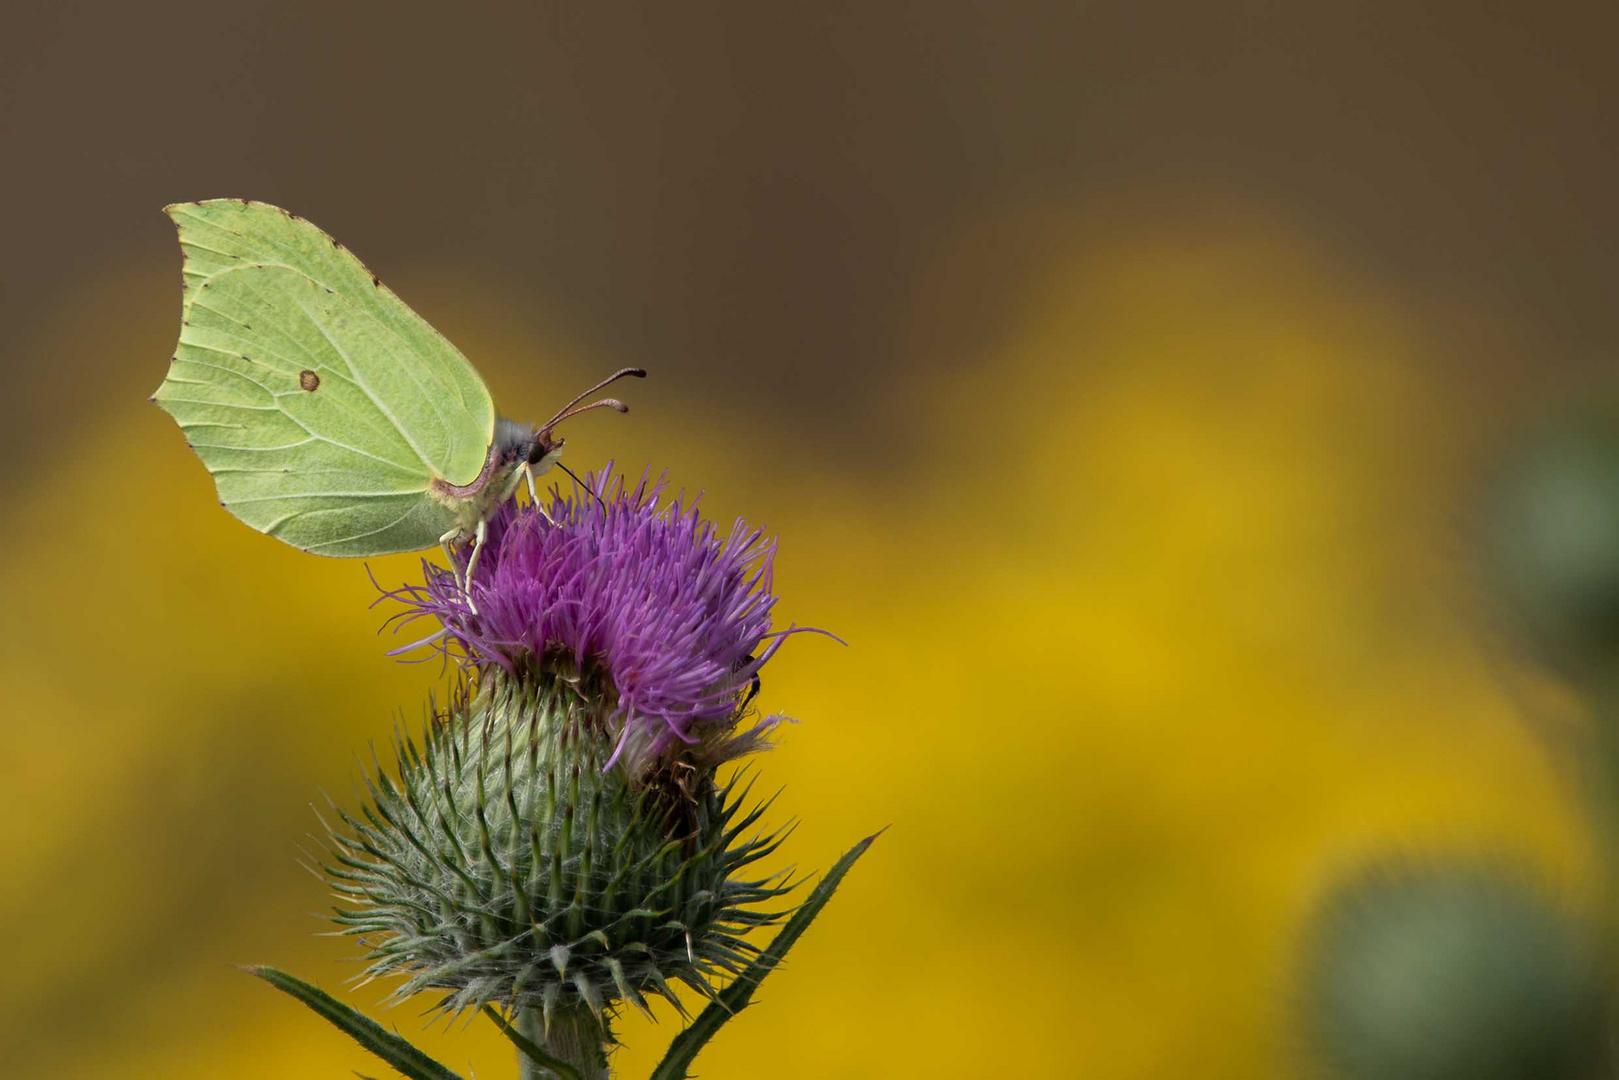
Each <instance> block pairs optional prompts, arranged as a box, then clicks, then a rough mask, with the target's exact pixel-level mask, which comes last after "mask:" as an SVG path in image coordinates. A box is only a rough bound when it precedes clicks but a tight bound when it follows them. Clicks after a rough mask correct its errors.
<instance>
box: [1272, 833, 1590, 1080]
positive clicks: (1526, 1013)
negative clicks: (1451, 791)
mask: <svg viewBox="0 0 1619 1080" xmlns="http://www.w3.org/2000/svg"><path fill="white" fill-rule="evenodd" d="M1604 955H1606V953H1605V951H1604V950H1602V949H1601V948H1600V947H1599V939H1598V937H1597V935H1596V934H1595V933H1594V932H1593V930H1592V928H1590V927H1587V926H1584V925H1582V924H1581V923H1580V922H1579V921H1578V920H1576V919H1575V918H1573V917H1572V916H1570V915H1568V914H1566V913H1564V912H1562V911H1561V910H1559V909H1558V907H1557V906H1556V905H1554V904H1553V903H1552V901H1551V900H1550V899H1549V898H1548V897H1546V896H1544V895H1542V894H1541V892H1540V891H1539V890H1537V889H1535V888H1533V887H1532V886H1530V885H1529V884H1528V883H1527V882H1525V881H1523V880H1521V879H1520V878H1518V877H1516V876H1513V875H1512V874H1511V872H1510V871H1506V870H1503V869H1500V868H1494V867H1489V866H1476V865H1441V864H1433V865H1423V864H1415V863H1408V862H1407V863H1389V864H1384V865H1380V866H1374V867H1371V868H1368V869H1367V870H1366V871H1365V872H1363V873H1362V874H1360V875H1359V876H1358V877H1356V878H1354V879H1352V880H1350V881H1348V882H1346V883H1345V884H1343V885H1342V886H1341V887H1340V888H1339V889H1338V890H1337V891H1335V892H1334V893H1333V894H1332V895H1331V896H1329V897H1328V898H1327V900H1326V902H1325V904H1324V906H1323V908H1322V910H1321V911H1320V912H1319V913H1318V914H1317V917H1316V920H1315V923H1314V924H1313V926H1312V928H1311V935H1310V940H1309V941H1308V942H1307V945H1306V949H1305V969H1304V972H1303V994H1304V997H1303V1003H1302V1004H1303V1009H1304V1015H1303V1017H1302V1019H1303V1023H1304V1026H1305V1030H1306V1032H1307V1037H1308V1040H1309V1042H1308V1047H1307V1053H1308V1056H1309V1058H1310V1059H1311V1060H1312V1062H1313V1064H1314V1065H1315V1066H1316V1067H1317V1068H1318V1069H1319V1070H1320V1073H1319V1074H1318V1075H1323V1076H1325V1077H1326V1078H1328V1080H1596V1078H1597V1077H1600V1076H1606V1075H1610V1074H1609V1073H1608V1072H1606V1071H1604V1070H1605V1069H1606V1068H1607V1064H1608V1062H1609V1060H1610V1059H1609V1056H1608V1053H1609V1050H1608V1044H1609V1034H1608V1029H1607V1019H1608V1012H1609V1007H1610V1003H1611V1000H1612V998H1611V993H1610V989H1611V988H1610V986H1609V980H1608V979H1607V978H1606V977H1605V976H1604V974H1603V972H1604V970H1605V968H1604V965H1603V963H1602V960H1601V957H1602V956H1604Z"/></svg>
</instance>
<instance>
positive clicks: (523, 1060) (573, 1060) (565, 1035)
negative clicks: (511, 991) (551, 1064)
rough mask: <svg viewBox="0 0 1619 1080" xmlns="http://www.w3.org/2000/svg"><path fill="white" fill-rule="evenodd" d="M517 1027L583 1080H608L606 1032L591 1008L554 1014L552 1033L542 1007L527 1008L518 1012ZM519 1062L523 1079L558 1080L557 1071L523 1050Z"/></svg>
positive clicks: (518, 1057)
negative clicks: (546, 1022)
mask: <svg viewBox="0 0 1619 1080" xmlns="http://www.w3.org/2000/svg"><path fill="white" fill-rule="evenodd" d="M517 1029H518V1030H519V1031H521V1032H522V1033H523V1034H524V1035H526V1036H527V1037H528V1038H529V1039H531V1040H532V1041H534V1042H535V1043H537V1044H539V1045H540V1046H543V1047H545V1049H546V1050H547V1051H549V1052H550V1053H552V1054H554V1055H556V1056H557V1057H559V1058H561V1059H562V1060H563V1061H566V1062H567V1063H568V1064H569V1065H572V1066H573V1067H574V1068H575V1069H577V1070H579V1080H607V1077H608V1075H609V1074H608V1071H607V1052H606V1048H605V1046H604V1037H605V1034H606V1033H605V1032H604V1031H603V1030H602V1026H601V1025H600V1024H598V1023H597V1022H596V1018H595V1017H594V1016H592V1015H590V1013H589V1012H588V1011H587V1010H585V1009H574V1010H562V1011H558V1012H556V1013H553V1014H552V1016H551V1033H550V1034H549V1035H547V1034H546V1031H545V1020H544V1018H543V1017H542V1015H541V1013H540V1010H539V1009H524V1010H522V1011H521V1012H519V1013H518V1014H517ZM517 1064H518V1069H519V1072H518V1076H519V1077H521V1080H556V1075H557V1074H556V1073H554V1072H552V1071H551V1070H550V1069H547V1068H545V1067H544V1066H541V1065H537V1064H535V1063H534V1062H533V1061H531V1060H529V1058H528V1057H527V1056H526V1055H525V1054H523V1053H522V1052H521V1051H519V1052H518V1054H517Z"/></svg>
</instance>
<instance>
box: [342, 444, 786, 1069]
mask: <svg viewBox="0 0 1619 1080" xmlns="http://www.w3.org/2000/svg"><path fill="white" fill-rule="evenodd" d="M584 483H585V490H583V491H578V490H576V491H575V492H573V493H572V495H571V496H569V497H566V498H564V497H562V496H560V495H558V496H556V497H555V498H554V499H553V500H552V501H551V502H550V504H549V505H548V506H547V507H545V508H544V509H543V510H542V509H541V508H539V507H525V508H522V509H516V508H508V509H506V510H505V511H503V512H502V514H501V515H500V516H499V517H497V518H496V519H495V521H494V522H493V523H492V527H491V529H490V533H489V538H488V540H487V542H486V544H487V546H486V548H485V550H484V552H483V554H482V556H481V558H480V560H479V562H478V575H477V576H476V577H475V578H474V579H473V580H471V581H470V582H463V580H462V578H461V577H460V576H459V575H458V574H457V573H455V572H451V571H448V570H443V569H439V568H436V567H433V566H432V565H431V564H425V575H426V576H425V581H424V583H423V584H422V585H419V586H414V587H410V588H406V589H403V590H400V591H398V592H396V593H393V594H391V595H393V596H394V597H395V598H396V599H398V600H400V601H402V602H403V603H404V604H405V605H406V608H405V611H404V614H405V616H406V617H407V618H411V617H416V616H429V617H432V618H434V619H436V620H437V621H438V622H439V623H440V624H441V629H440V630H439V631H438V632H437V633H436V634H435V635H433V637H432V638H430V639H428V640H429V641H430V642H431V643H432V644H433V645H434V646H436V647H438V648H441V649H444V650H446V651H448V652H450V653H452V654H454V655H456V656H457V657H459V658H461V659H462V660H463V661H464V662H465V670H466V683H465V690H464V692H462V693H461V694H459V695H457V696H456V697H455V698H454V699H453V700H452V701H451V703H450V705H449V707H448V708H446V709H444V710H442V711H440V712H438V713H437V714H436V715H434V717H433V718H432V720H431V721H430V723H429V724H428V726H427V729H426V731H425V733H424V734H423V735H422V736H421V737H420V738H419V739H415V738H401V739H400V740H399V742H398V744H397V746H396V751H397V752H396V755H395V757H396V761H395V763H394V768H393V769H391V770H389V769H383V768H381V767H378V768H377V769H375V770H374V771H373V772H372V773H371V774H370V775H369V776H368V777H367V784H368V795H369V801H368V805H366V806H365V807H364V808H363V809H362V810H361V811H360V812H359V813H358V814H341V815H340V817H339V820H338V821H337V823H336V824H335V827H334V828H333V830H332V832H331V853H332V857H331V858H330V859H329V860H328V862H329V874H330V878H331V881H332V884H333V886H334V888H335V889H336V891H337V892H338V894H339V895H340V897H341V898H342V900H343V901H344V902H343V904H342V906H341V908H340V910H339V912H338V915H337V919H338V922H339V923H340V924H341V925H342V927H343V928H344V929H345V930H346V931H347V932H348V933H351V934H354V935H356V936H357V937H358V938H359V939H360V940H361V941H362V942H363V943H364V946H365V948H366V949H367V951H368V957H369V960H370V967H369V969H368V971H367V975H368V976H372V977H376V976H397V977H399V978H400V979H401V980H402V981H401V983H400V985H399V987H398V991H397V992H398V995H399V996H408V995H411V994H414V993H417V992H419V991H429V990H431V991H439V992H441V993H442V994H443V998H442V1006H443V1007H444V1008H445V1009H448V1010H452V1011H460V1010H465V1009H469V1008H474V1007H481V1006H486V1005H491V1006H495V1007H497V1008H499V1009H502V1010H505V1011H509V1012H510V1013H512V1014H514V1015H515V1016H516V1017H517V1018H518V1019H519V1020H522V1019H524V1018H525V1017H537V1018H538V1019H539V1025H538V1030H539V1033H540V1034H541V1035H546V1034H551V1033H554V1032H555V1030H556V1029H557V1028H558V1026H559V1025H560V1026H561V1028H562V1029H563V1030H564V1032H570V1031H571V1032H573V1033H574V1035H575V1036H578V1037H579V1038H580V1039H581V1040H582V1041H585V1042H589V1041H590V1040H591V1039H594V1040H595V1044H596V1045H597V1046H600V1045H601V1043H602V1042H603V1041H604V1040H605V1039H606V1037H607V1032H608V1023H609V1021H610V1019H611V1017H612V1016H613V1014H614V1012H615V1010H617V1009H619V1008H621V1007H622V1006H623V1004H624V1003H629V1004H630V1005H634V1006H637V1007H641V1008H646V1005H647V1001H648V999H649V998H651V997H653V996H661V997H663V998H665V999H666V1000H668V1001H669V1002H671V1003H672V1004H673V1005H674V1006H675V1007H676V1008H677V1009H678V1008H679V1007H680V1002H679V1000H678V999H677V997H676V995H675V991H674V984H677V983H682V984H684V985H686V986H688V987H690V988H692V989H694V990H696V991H697V992H698V993H700V994H703V995H708V996H713V994H714V991H715V981H716V980H717V979H723V978H725V977H728V976H732V975H735V974H736V973H737V972H738V971H739V970H741V968H742V967H743V966H744V965H746V964H747V963H748V962H749V961H750V960H751V959H752V958H753V957H754V956H756V955H757V953H758V950H757V948H756V947H755V946H754V945H752V944H751V943H750V942H749V941H748V940H747V939H746V938H745V937H744V935H745V934H746V933H747V932H748V931H749V930H750V929H753V928H755V927H759V926H763V925H768V924H771V923H773V922H775V921H777V920H778V919H779V918H780V917H781V915H782V913H781V912H776V911H770V910H762V909H761V908H760V906H759V905H761V904H766V905H768V904H769V903H770V902H771V901H772V900H773V899H775V898H777V897H780V896H781V895H782V894H783V893H784V892H786V891H787V886H786V885H785V884H784V883H783V882H781V881H780V880H779V879H777V878H773V877H768V876H765V877H761V876H760V875H759V874H758V873H757V872H755V871H754V870H753V869H752V867H753V866H754V864H755V863H756V862H757V861H758V860H759V859H761V858H763V857H764V856H766V855H768V854H769V853H770V852H771V851H773V850H774V849H775V847H776V845H777V844H778V843H779V842H780V839H781V836H780V834H779V833H775V834H769V835H764V836H759V835H754V834H753V833H752V831H751V830H753V828H754V825H755V823H756V822H757V820H758V819H759V816H760V814H761V813H762V811H763V807H761V806H758V805H751V804H750V803H749V801H748V792H747V788H746V787H745V786H744V787H741V788H740V789H739V788H738V786H737V785H736V784H735V783H734V782H728V781H726V780H724V779H722V778H721V777H720V774H719V768H720V766H721V765H722V764H723V763H725V762H727V761H730V760H733V759H734V758H736V757H738V756H739V755H741V754H744V753H746V752H748V751H750V750H753V749H756V748H758V747H760V746H761V745H762V744H763V741H764V740H765V738H766V736H767V734H768V732H769V731H770V730H771V728H772V727H773V725H774V724H775V722H776V720H777V719H778V718H774V717H772V718H767V719H765V720H762V721H753V722H749V721H748V720H746V719H745V716H746V714H747V713H748V710H749V707H750V702H751V698H752V691H753V688H754V683H755V680H756V678H757V675H758V671H759V669H760V667H761V666H762V665H763V664H764V663H765V662H766V661H767V660H768V659H769V658H770V656H771V655H772V654H773V653H774V652H775V651H776V649H777V648H778V647H779V646H780V644H781V641H782V640H783V636H784V632H781V631H772V630H771V622H770V613H771V608H772V606H773V605H774V602H775V598H774V597H773V596H772V595H771V594H770V561H771V554H772V551H771V548H770V546H769V545H768V544H767V543H765V542H764V541H763V540H762V537H761V534H760V533H759V532H758V531H757V530H752V529H748V528H746V527H745V526H743V525H742V524H741V523H740V522H739V523H738V524H737V525H736V527H735V528H733V530H732V531H731V532H730V534H729V535H728V536H726V537H723V538H722V537H721V536H720V535H718V534H717V533H716V532H715V531H714V529H713V528H712V527H711V526H710V525H709V524H708V523H707V522H705V521H703V520H702V519H701V517H700V516H699V515H698V513H697V511H696V510H695V508H694V507H691V506H689V505H686V506H683V505H682V503H681V502H680V501H678V500H666V499H665V497H664V493H663V490H662V488H661V486H660V485H657V484H648V483H647V482H645V481H644V480H643V482H642V483H641V484H639V485H638V486H636V487H634V488H633V489H631V488H627V487H626V486H625V485H624V484H623V482H622V481H615V480H613V479H612V478H611V477H610V476H609V475H607V474H603V475H602V476H598V477H592V478H587V480H586V481H585V482H584ZM788 632H790V631H788ZM390 773H391V775H390ZM584 1029H588V1030H584ZM570 1037H572V1036H570Z"/></svg>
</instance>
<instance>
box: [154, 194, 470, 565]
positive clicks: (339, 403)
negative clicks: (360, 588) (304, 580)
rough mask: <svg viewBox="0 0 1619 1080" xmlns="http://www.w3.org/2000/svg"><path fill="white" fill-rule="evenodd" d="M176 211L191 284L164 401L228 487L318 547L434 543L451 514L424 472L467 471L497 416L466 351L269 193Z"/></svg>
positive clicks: (456, 479) (255, 513)
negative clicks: (267, 202)
mask: <svg viewBox="0 0 1619 1080" xmlns="http://www.w3.org/2000/svg"><path fill="white" fill-rule="evenodd" d="M171 213H172V214H173V216H174V217H175V219H176V221H177V222H178V223H179V224H180V227H181V240H182V245H183V246H184V247H185V252H186V269H187V283H186V294H185V303H184V315H183V325H182V328H181V337H180V343H179V346H178V347H177V350H176V354H175V358H174V361H173V364H172V365H171V367H170V370H169V375H168V377H167V378H166V379H165V380H164V383H163V385H162V386H161V387H160V388H159V390H158V393H157V395H156V400H157V401H158V402H159V404H161V405H162V406H163V407H164V408H165V409H166V410H168V412H169V413H170V414H172V415H173V416H174V418H175V419H176V420H177V421H178V422H179V424H180V426H181V427H182V428H183V429H185V431H186V434H187V438H188V439H189V440H190V441H191V444H192V446H193V447H194V448H195V449H196V451H197V454H198V456H199V457H201V458H202V460H203V462H204V464H205V465H207V467H208V469H209V471H210V472H211V473H212V474H213V476H214V479H215V482H216V484H217V485H218V488H219V494H220V499H221V501H222V502H223V503H224V504H225V505H226V506H227V508H229V509H230V510H231V511H232V513H234V514H236V516H237V517H239V518H241V519H242V520H243V521H245V522H247V523H248V524H249V525H252V526H253V527H254V528H257V529H259V530H261V531H263V532H267V533H270V534H271V535H274V536H277V537H279V538H280V539H282V540H285V541H287V542H288V543H291V544H294V545H295V546H297V547H300V548H303V549H305V550H309V551H314V552H318V553H321V554H328V555H373V554H383V553H387V552H393V551H408V550H416V549H419V548H424V547H427V546H429V545H431V544H433V543H434V542H436V541H437V539H438V537H439V536H440V535H441V534H442V533H443V532H444V531H445V530H446V529H447V528H449V527H450V525H452V524H453V515H451V513H450V512H449V511H448V510H447V509H446V508H445V507H444V506H443V505H442V504H440V503H439V502H438V501H437V500H435V499H434V498H433V497H432V496H431V495H429V494H428V488H429V485H430V484H431V483H432V482H433V480H434V479H435V478H439V477H443V478H445V479H448V480H450V481H451V482H453V483H466V482H468V481H470V480H472V479H473V478H475V477H476V476H477V475H478V473H479V471H480V470H481V469H482V467H483V464H484V460H485V457H486V455H487V452H488V447H489V442H490V438H491V435H492V430H493V415H494V413H493V408H492V406H491V405H490V404H489V395H488V391H487V390H486V389H485V388H484V386H483V382H482V380H481V379H479V378H478V376H477V373H476V372H475V371H473V369H472V367H471V365H470V364H468V363H467V362H466V360H465V359H464V358H462V357H461V355H460V354H459V353H458V352H456V351H455V350H454V348H453V347H452V346H450V345H449V343H448V342H447V341H445V340H444V339H443V338H442V337H441V336H439V335H438V334H437V332H436V331H434V330H433V329H432V327H430V326H428V325H427V323H426V322H425V321H423V320H422V319H421V318H419V317H418V316H416V315H415V314H414V313H413V312H411V311H410V310H409V308H407V307H405V305H404V304H403V303H402V302H401V301H400V300H399V299H398V298H397V297H395V296H394V295H393V294H392V293H391V292H388V291H387V290H385V289H383V288H381V287H380V286H379V285H376V284H374V283H373V279H372V278H371V276H370V274H369V272H368V271H366V270H365V268H364V267H363V266H362V265H361V264H360V263H359V261H358V260H356V259H354V257H353V256H352V255H349V254H348V253H347V252H346V251H345V250H343V249H341V248H338V247H337V246H336V245H335V244H333V242H332V241H331V240H330V239H328V238H327V237H326V236H325V234H324V233H321V232H320V230H318V229H316V228H315V227H314V226H313V225H310V224H308V223H307V222H303V221H299V220H297V219H294V218H291V217H290V216H289V215H286V214H285V213H284V212H283V211H280V210H277V209H275V208H273V207H266V206H264V205H263V204H247V205H245V206H244V205H243V204H241V203H202V204H186V205H184V206H181V207H174V208H171ZM316 241H318V243H316ZM256 260H264V261H256Z"/></svg>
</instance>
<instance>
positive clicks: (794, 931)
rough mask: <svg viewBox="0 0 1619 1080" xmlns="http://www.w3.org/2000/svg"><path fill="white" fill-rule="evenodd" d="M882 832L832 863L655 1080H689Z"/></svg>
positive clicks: (673, 1046) (681, 1040)
mask: <svg viewBox="0 0 1619 1080" xmlns="http://www.w3.org/2000/svg"><path fill="white" fill-rule="evenodd" d="M881 835H882V833H875V834H873V835H871V836H868V837H866V838H865V839H864V840H862V841H860V843H858V844H856V845H855V846H854V847H852V848H850V849H849V850H848V851H846V852H844V854H843V857H842V858H841V859H839V860H838V861H837V862H835V863H833V864H832V869H830V870H828V871H827V872H826V876H825V877H823V878H822V879H821V880H820V881H819V882H818V883H817V884H816V886H815V888H814V889H813V890H811V892H810V894H809V898H808V899H806V900H805V901H804V905H803V907H800V908H799V909H798V910H797V911H796V912H794V913H793V917H792V918H791V919H788V920H787V925H785V926H783V927H782V928H781V931H780V933H778V934H777V935H776V937H775V940H773V941H772V942H771V943H770V947H769V948H767V949H765V950H764V952H762V953H760V954H759V955H758V957H756V958H755V959H754V961H753V963H751V964H749V965H748V966H747V967H746V968H745V969H743V971H742V973H741V974H740V975H738V976H737V977H736V978H735V979H734V980H733V981H732V982H731V985H729V986H727V987H726V988H725V990H724V991H723V992H721V993H720V995H719V997H718V998H716V999H715V1000H714V1001H711V1002H709V1004H708V1006H707V1007H706V1008H704V1009H703V1011H702V1012H700V1013H698V1014H697V1019H696V1020H693V1021H692V1023H691V1026H690V1027H688V1028H687V1029H686V1030H685V1031H682V1032H681V1033H680V1034H679V1035H677V1036H675V1040H674V1042H672V1043H670V1044H669V1052H668V1053H667V1054H665V1055H664V1058H663V1061H662V1062H660V1063H659V1064H658V1067H657V1069H656V1070H654V1071H653V1073H652V1076H651V1080H685V1078H686V1076H687V1070H688V1069H690V1068H691V1063H692V1061H694V1060H695V1059H696V1057H697V1054H698V1052H699V1051H700V1050H702V1048H703V1047H704V1046H706V1045H707V1044H708V1040H709V1039H712V1038H713V1037H714V1034H715V1032H717V1031H719V1029H720V1026H721V1025H722V1024H724V1023H725V1021H727V1020H729V1019H730V1018H731V1017H733V1016H735V1015H736V1014H737V1013H739V1012H741V1011H742V1010H743V1009H745V1008H747V1005H748V1001H749V1000H750V999H751V998H752V997H753V992H754V991H755V990H757V989H758V988H759V984H760V983H761V982H763V981H764V977H765V976H766V975H768V974H770V972H771V970H772V969H773V968H775V966H776V965H777V964H779V963H781V960H782V958H783V957H784V956H786V955H787V950H788V949H790V948H792V947H793V943H794V942H796V941H797V940H798V939H799V938H800V937H801V936H803V933H804V931H805V930H808V929H809V925H810V923H812V922H814V921H815V916H817V915H819V914H820V913H821V909H822V908H823V907H825V906H826V902H827V901H828V900H830V899H832V894H833V893H834V892H836V891H837V888H838V885H839V884H840V883H841V882H842V881H843V875H844V874H846V873H848V872H849V868H850V867H851V866H853V865H854V864H855V860H856V859H858V858H860V856H862V855H864V854H865V853H866V849H867V848H869V847H870V846H871V842H872V841H873V840H875V839H877V837H878V836H881Z"/></svg>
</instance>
